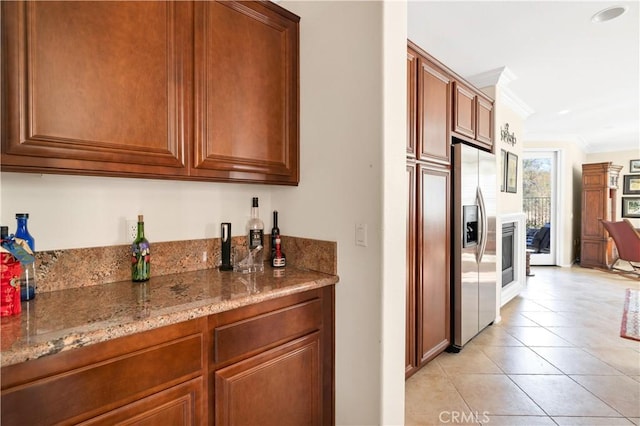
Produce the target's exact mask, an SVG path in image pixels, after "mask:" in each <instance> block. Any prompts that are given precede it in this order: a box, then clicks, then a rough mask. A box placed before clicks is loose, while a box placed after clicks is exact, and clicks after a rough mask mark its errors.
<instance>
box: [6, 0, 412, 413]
mask: <svg viewBox="0 0 640 426" xmlns="http://www.w3.org/2000/svg"><path fill="white" fill-rule="evenodd" d="M280 4H281V5H282V6H283V7H285V8H287V9H289V10H291V11H292V12H294V13H296V14H298V15H299V16H300V17H301V24H300V76H301V77H300V97H301V102H300V103H301V115H300V117H301V126H300V129H301V130H300V133H301V183H300V186H299V187H275V186H263V185H241V184H217V183H204V182H179V181H158V180H144V179H120V178H100V177H81V176H54V175H43V176H40V175H30V174H14V173H2V178H1V179H2V181H1V182H0V187H1V189H2V194H1V197H0V198H1V204H2V205H1V206H0V221H1V222H2V223H3V224H9V225H11V226H12V230H13V229H15V219H14V214H15V213H16V212H23V211H25V212H29V213H30V214H31V218H30V224H29V228H30V230H31V232H32V234H33V235H34V236H35V238H36V240H37V241H36V244H37V246H36V248H37V249H38V250H48V249H65V248H79V247H89V246H106V245H114V244H124V243H128V242H129V241H128V240H127V239H126V238H124V228H125V220H126V219H134V218H135V217H136V215H137V214H139V213H143V214H144V215H145V231H146V234H147V236H148V238H149V240H150V241H151V242H152V243H153V241H170V240H183V239H197V238H210V237H216V236H219V232H220V231H219V228H220V222H223V221H230V222H232V223H233V235H243V234H244V225H245V223H246V220H247V219H248V217H249V213H250V202H251V197H252V196H259V197H260V211H261V216H262V218H263V220H264V221H265V226H266V227H267V228H268V227H270V226H271V217H270V212H271V211H272V210H273V209H277V210H279V212H280V223H279V225H280V229H281V231H282V232H283V233H284V234H287V235H295V236H300V237H309V238H318V239H325V240H333V241H337V242H338V274H339V275H340V282H339V283H338V284H337V286H336V423H337V424H341V425H344V424H358V425H365V424H366V425H369V424H402V423H403V420H404V325H405V319H404V303H405V220H406V213H405V205H406V188H405V170H404V163H405V160H404V155H405V153H404V149H405V147H404V144H405V138H406V133H405V131H406V130H405V120H406V111H405V108H406V102H405V96H406V81H405V79H406V70H405V61H406V4H404V3H403V2H399V3H395V2H388V3H383V2H358V1H355V2H307V1H301V2H293V1H291V2H290V1H282V2H281V3H280ZM356 223H365V224H367V225H368V231H369V235H368V246H367V247H360V246H356V245H355V242H354V240H355V235H354V234H355V224H356Z"/></svg>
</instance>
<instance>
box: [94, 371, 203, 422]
mask: <svg viewBox="0 0 640 426" xmlns="http://www.w3.org/2000/svg"><path fill="white" fill-rule="evenodd" d="M202 381H203V380H202V378H201V377H198V378H197V379H193V380H191V381H188V382H186V383H183V384H180V385H178V386H175V387H173V388H170V389H167V390H164V391H161V392H158V393H156V394H154V395H151V396H149V397H147V398H144V399H141V400H139V401H136V402H134V403H131V404H129V405H125V406H124V407H120V408H117V409H115V410H112V411H110V412H109V413H107V414H105V415H103V416H99V417H95V418H93V419H90V420H88V421H86V422H83V423H82V425H87V426H88V425H91V426H98V425H105V426H110V425H114V424H118V425H138V426H147V425H148V426H153V425H172V426H195V425H200V424H204V423H205V422H204V419H205V418H206V416H203V415H202V413H204V411H203V402H204V398H203V388H204V386H203V383H202Z"/></svg>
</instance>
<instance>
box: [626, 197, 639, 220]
mask: <svg viewBox="0 0 640 426" xmlns="http://www.w3.org/2000/svg"><path fill="white" fill-rule="evenodd" d="M622 217H635V218H640V197H622Z"/></svg>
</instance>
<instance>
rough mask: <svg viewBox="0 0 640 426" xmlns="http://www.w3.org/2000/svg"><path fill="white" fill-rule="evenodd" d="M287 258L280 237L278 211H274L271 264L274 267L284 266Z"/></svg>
mask: <svg viewBox="0 0 640 426" xmlns="http://www.w3.org/2000/svg"><path fill="white" fill-rule="evenodd" d="M286 263H287V262H286V258H285V255H284V253H283V252H282V244H281V239H280V228H279V227H278V212H277V211H275V210H274V212H273V228H271V266H272V267H274V268H284V267H285V266H286Z"/></svg>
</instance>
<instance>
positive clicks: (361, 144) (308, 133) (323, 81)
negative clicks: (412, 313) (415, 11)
mask: <svg viewBox="0 0 640 426" xmlns="http://www.w3.org/2000/svg"><path fill="white" fill-rule="evenodd" d="M281 4H282V5H283V6H285V7H287V8H288V9H290V10H291V11H292V12H294V13H296V14H298V15H299V16H301V35H300V42H301V70H300V74H301V76H302V78H301V86H300V91H301V98H302V102H301V135H302V136H301V140H302V147H301V151H302V152H303V157H302V175H301V184H300V186H299V188H298V189H297V190H296V191H287V190H286V188H282V189H275V190H274V192H273V203H274V205H275V204H277V205H286V206H287V209H288V212H290V214H291V220H290V221H289V222H288V225H287V226H288V228H287V230H290V231H291V232H290V233H291V234H293V235H300V234H310V235H309V236H311V237H318V238H320V237H324V238H327V237H328V238H329V239H335V240H337V241H338V269H339V271H338V273H339V275H340V283H339V284H338V285H337V287H336V317H337V325H336V354H337V359H336V423H337V424H358V425H365V424H366V425H369V424H402V423H403V419H404V409H403V407H404V369H403V367H402V366H403V365H404V303H405V301H404V294H405V293H404V291H405V278H404V274H405V257H404V256H405V253H404V251H405V250H404V248H405V221H406V214H405V210H404V207H405V204H406V194H405V181H404V177H405V171H404V155H405V153H404V149H405V147H404V143H405V137H406V136H405V135H406V133H405V121H406V112H405V108H406V102H405V96H406V93H405V92H406V83H405V79H406V70H405V62H406V12H404V8H405V5H404V4H402V3H399V4H395V5H392V4H383V3H381V2H306V1H303V2H289V1H287V2H283V3H281ZM394 30H395V31H394ZM383 43H384V45H385V47H387V50H386V51H383V48H382V47H383ZM383 53H384V55H383ZM383 80H384V83H385V85H384V86H383V84H382V82H383ZM383 104H384V107H383ZM356 223H365V224H367V225H368V230H369V235H368V246H367V247H360V246H356V245H355V242H354V238H355V225H356ZM283 232H284V231H283ZM383 241H384V243H383Z"/></svg>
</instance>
